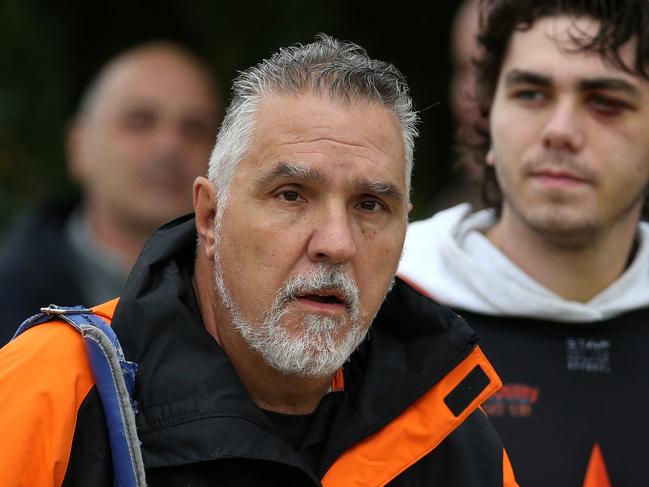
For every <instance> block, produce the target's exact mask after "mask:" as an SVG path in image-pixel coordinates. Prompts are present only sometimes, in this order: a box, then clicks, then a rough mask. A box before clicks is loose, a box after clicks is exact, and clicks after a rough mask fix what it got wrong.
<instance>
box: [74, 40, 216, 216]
mask: <svg viewBox="0 0 649 487" xmlns="http://www.w3.org/2000/svg"><path fill="white" fill-rule="evenodd" d="M217 103H218V101H217V100H216V99H215V93H214V87H213V86H211V85H210V80H208V78H206V74H205V73H204V72H202V71H201V70H200V69H199V68H198V67H197V66H196V65H195V64H193V62H192V61H191V60H189V59H187V58H185V57H182V56H181V55H179V54H178V53H176V52H174V51H172V50H168V49H164V48H161V49H158V50H151V51H145V52H142V53H138V54H135V55H133V57H132V58H129V59H127V60H123V61H121V63H119V64H118V65H117V66H113V67H112V70H111V71H110V72H109V74H108V75H107V77H106V79H105V81H104V82H103V84H102V85H100V88H99V91H98V94H97V97H96V100H95V103H94V104H93V105H92V108H91V110H90V113H89V114H87V116H86V117H85V118H84V119H82V121H81V124H80V126H79V130H78V144H76V146H75V149H76V150H75V152H74V153H73V155H72V157H73V162H72V171H73V173H74V174H75V175H76V177H77V178H78V179H79V180H80V182H81V184H82V186H83V187H84V190H85V193H86V196H87V198H88V199H89V200H90V203H91V204H95V205H99V206H101V210H102V211H103V212H110V214H111V215H113V217H114V218H115V219H118V221H120V222H121V224H123V225H133V226H140V227H144V228H151V229H152V228H154V227H156V226H158V225H160V224H162V223H164V222H166V221H167V220H169V219H171V218H174V217H176V216H179V215H181V214H183V213H187V212H189V211H191V210H192V205H191V187H192V183H193V180H194V178H196V177H197V176H199V175H202V174H204V173H205V170H206V167H207V161H208V159H209V154H210V150H211V147H212V145H213V143H214V138H215V133H216V124H217V116H218V112H217V110H218V106H217Z"/></svg>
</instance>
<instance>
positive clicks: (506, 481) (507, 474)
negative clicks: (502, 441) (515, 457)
mask: <svg viewBox="0 0 649 487" xmlns="http://www.w3.org/2000/svg"><path fill="white" fill-rule="evenodd" d="M503 487H519V486H518V483H517V482H516V478H515V477H514V469H513V468H512V464H511V462H510V461H509V456H508V455H507V452H506V451H505V449H504V448H503Z"/></svg>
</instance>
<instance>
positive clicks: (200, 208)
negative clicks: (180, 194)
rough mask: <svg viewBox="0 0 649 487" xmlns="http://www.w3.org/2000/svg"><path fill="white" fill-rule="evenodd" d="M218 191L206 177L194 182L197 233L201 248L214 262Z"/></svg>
mask: <svg viewBox="0 0 649 487" xmlns="http://www.w3.org/2000/svg"><path fill="white" fill-rule="evenodd" d="M216 205H217V201H216V190H215V189H214V185H213V184H212V183H210V182H209V181H208V180H207V179H206V178H204V177H198V178H196V180H195V181H194V213H195V214H196V232H197V233H198V239H199V240H200V243H201V244H200V248H201V249H203V252H205V254H206V255H207V257H208V258H209V260H213V259H214V256H215V255H216V235H215V234H214V232H215V229H214V224H215V221H214V218H215V217H216Z"/></svg>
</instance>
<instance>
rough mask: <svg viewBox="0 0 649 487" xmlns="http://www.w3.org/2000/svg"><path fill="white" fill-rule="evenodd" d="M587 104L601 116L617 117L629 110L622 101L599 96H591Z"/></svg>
mask: <svg viewBox="0 0 649 487" xmlns="http://www.w3.org/2000/svg"><path fill="white" fill-rule="evenodd" d="M588 103H589V104H590V106H591V107H593V109H594V110H596V111H597V112H598V113H601V114H603V115H617V114H618V113H620V112H622V111H624V110H627V109H629V108H630V107H629V105H628V104H627V103H625V102H624V101H621V100H618V99H616V98H609V97H607V96H600V95H593V96H591V97H590V98H589V99H588Z"/></svg>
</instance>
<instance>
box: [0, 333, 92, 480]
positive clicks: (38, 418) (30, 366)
mask: <svg viewBox="0 0 649 487" xmlns="http://www.w3.org/2000/svg"><path fill="white" fill-rule="evenodd" d="M93 385H94V380H93V378H92V372H91V370H90V365H89V363H88V360H87V358H86V351H85V348H84V344H83V340H82V338H81V335H79V333H78V332H77V331H76V330H74V329H73V328H72V327H71V326H69V325H67V324H65V323H63V322H59V321H53V322H49V323H46V324H43V325H38V326H36V327H34V328H32V329H30V330H28V331H26V332H25V333H23V334H22V335H21V336H19V337H18V338H17V339H16V340H14V341H12V342H10V343H9V344H7V345H6V346H5V347H4V348H2V349H0V411H1V412H0V438H2V441H0V485H2V486H6V487H14V486H16V487H18V486H21V487H22V486H25V487H27V486H29V487H60V486H61V483H62V482H63V479H64V477H65V473H66V470H67V468H68V462H69V458H70V451H71V448H72V441H73V437H74V432H75V426H76V421H77V413H78V411H79V407H80V405H81V403H82V402H83V401H84V398H85V397H86V395H87V394H88V393H89V391H90V390H91V388H92V386H93Z"/></svg>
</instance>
